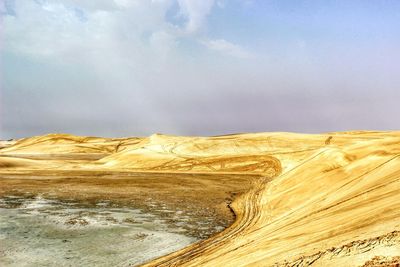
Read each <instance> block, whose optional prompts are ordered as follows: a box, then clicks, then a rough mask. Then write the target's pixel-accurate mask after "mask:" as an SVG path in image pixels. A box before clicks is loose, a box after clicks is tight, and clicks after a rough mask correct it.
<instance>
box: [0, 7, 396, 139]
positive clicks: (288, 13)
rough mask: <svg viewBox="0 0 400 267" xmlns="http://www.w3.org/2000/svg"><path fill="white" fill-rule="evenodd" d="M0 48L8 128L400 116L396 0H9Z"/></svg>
mask: <svg viewBox="0 0 400 267" xmlns="http://www.w3.org/2000/svg"><path fill="white" fill-rule="evenodd" d="M0 49H1V53H0V57H1V59H0V60H1V66H0V83H1V87H0V138H19V137H24V136H31V135H39V134H45V133H49V132H66V133H72V134H78V135H98V136H143V135H149V134H152V133H156V132H157V133H165V134H178V135H217V134H226V133H234V132H259V131H295V132H310V133H313V132H325V131H342V130H351V129H378V130H389V129H399V125H400V65H399V64H400V63H399V62H400V1H397V0H392V1H390V0H375V1H373V0H370V1H368V0H359V1H356V0H354V1H352V0H343V1H340V0H338V1H329V0H321V1H318V0H316V1H301V0H293V1H289V0H288V1H284V0H258V1H257V0H114V1H113V0H0Z"/></svg>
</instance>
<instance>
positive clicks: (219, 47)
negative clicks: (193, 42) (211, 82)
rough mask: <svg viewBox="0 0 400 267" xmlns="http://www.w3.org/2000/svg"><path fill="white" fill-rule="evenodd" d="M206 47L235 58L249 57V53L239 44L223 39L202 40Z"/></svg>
mask: <svg viewBox="0 0 400 267" xmlns="http://www.w3.org/2000/svg"><path fill="white" fill-rule="evenodd" d="M202 43H203V44H204V45H205V46H206V47H207V48H208V49H211V50H214V51H217V52H220V53H222V54H225V55H229V56H233V57H237V58H249V57H250V56H251V54H250V53H249V52H248V51H247V50H245V49H244V48H242V47H241V46H239V45H236V44H233V43H231V42H228V41H226V40H224V39H217V40H206V41H203V42H202Z"/></svg>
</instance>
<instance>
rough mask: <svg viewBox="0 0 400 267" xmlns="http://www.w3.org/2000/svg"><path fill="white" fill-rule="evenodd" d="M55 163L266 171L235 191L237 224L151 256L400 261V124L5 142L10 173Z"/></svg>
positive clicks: (162, 262)
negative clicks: (382, 128) (394, 127)
mask: <svg viewBox="0 0 400 267" xmlns="http://www.w3.org/2000/svg"><path fill="white" fill-rule="evenodd" d="M48 171H53V172H54V171H55V172H54V173H52V175H56V174H57V171H59V172H64V173H65V172H68V171H82V172H86V173H87V172H89V173H90V172H93V173H101V172H125V173H130V172H131V173H137V172H154V173H189V174H193V180H194V181H198V182H201V179H203V178H202V177H204V176H201V175H199V176H196V174H207V175H208V174H210V175H211V174H213V175H214V176H213V177H218V175H232V177H234V176H235V175H238V176H240V177H244V176H246V175H249V177H250V176H251V175H253V176H254V175H258V176H259V177H260V178H259V179H255V180H254V181H253V180H252V181H253V182H252V186H251V188H249V189H247V191H246V192H245V193H243V194H238V195H237V196H236V197H235V198H234V199H233V202H232V203H231V205H230V207H231V208H232V210H233V211H234V213H235V215H236V220H235V222H234V223H233V224H232V225H231V226H230V227H229V228H227V229H226V230H224V231H223V232H221V233H218V234H216V235H214V236H212V237H211V238H209V239H206V240H204V241H201V242H199V243H195V244H193V245H190V246H189V247H187V248H185V249H183V250H180V251H178V252H175V253H172V254H170V255H166V256H164V257H161V258H159V259H156V260H154V261H152V262H150V263H148V264H147V265H146V266H224V267H228V266H249V265H254V266H274V265H275V266H309V265H313V266H363V265H364V264H365V266H392V265H390V264H396V263H400V262H399V256H400V132H373V131H354V132H337V133H326V134H316V135H311V134H294V133H278V132H277V133H257V134H237V135H227V136H216V137H179V136H167V135H160V134H155V135H152V136H150V137H144V138H116V139H108V138H97V137H77V136H72V135H66V134H50V135H45V136H39V137H32V138H25V139H21V140H17V141H16V142H13V143H9V144H7V145H3V146H0V177H1V176H2V177H13V176H12V175H13V174H26V175H29V174H31V173H34V174H35V175H39V174H40V173H41V172H43V173H46V172H48ZM207 177H208V176H207ZM232 179H233V178H232ZM241 179H242V178H241ZM252 179H253V178H252ZM232 181H233V180H232ZM149 183H151V182H150V181H149ZM224 183H225V185H226V186H227V187H228V186H229V185H228V184H227V183H229V180H228V182H227V180H224ZM224 183H221V184H220V185H219V186H224ZM199 186H201V185H199ZM149 187H151V184H150V185H149ZM168 190H170V191H171V192H170V193H171V194H174V190H177V189H175V187H172V186H171V188H170V189H168ZM207 190H210V191H212V190H213V189H207ZM215 190H220V189H218V188H216V189H215ZM212 193H213V192H210V194H212ZM368 264H369V265H368ZM371 264H377V265H371ZM393 266H394V265H393Z"/></svg>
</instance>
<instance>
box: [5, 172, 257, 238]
mask: <svg viewBox="0 0 400 267" xmlns="http://www.w3.org/2000/svg"><path fill="white" fill-rule="evenodd" d="M257 179H260V176H259V175H250V176H249V175H243V176H240V175H229V174H225V175H223V174H179V173H176V174H167V173H120V172H108V173H105V172H90V171H85V172H83V171H68V172H65V171H29V172H25V173H23V174H6V173H2V174H1V173H0V184H1V187H0V197H3V196H8V195H26V196H29V195H30V196H35V195H41V196H43V197H50V198H57V199H61V200H76V201H80V202H87V203H96V202H98V201H104V200H108V201H112V202H114V203H118V204H120V205H127V206H133V207H136V208H140V209H142V210H144V211H148V212H153V213H159V214H160V216H163V217H168V213H167V214H166V213H164V212H162V209H168V210H171V211H180V212H182V214H190V218H191V220H199V218H205V217H207V218H210V220H211V221H212V223H211V224H212V225H209V231H207V230H204V229H191V230H190V231H191V234H192V235H193V236H196V237H199V238H205V237H209V236H210V235H211V234H213V233H215V230H214V229H215V227H217V229H220V230H221V229H224V228H226V227H227V226H229V225H230V224H232V223H233V221H234V218H235V217H234V214H233V212H232V210H231V209H230V208H229V206H228V205H229V204H230V203H231V202H232V200H233V199H234V198H235V197H236V196H238V195H240V194H243V193H244V192H246V191H247V190H249V188H251V187H252V184H253V183H254V182H255V181H256V180H257ZM171 219H172V218H171Z"/></svg>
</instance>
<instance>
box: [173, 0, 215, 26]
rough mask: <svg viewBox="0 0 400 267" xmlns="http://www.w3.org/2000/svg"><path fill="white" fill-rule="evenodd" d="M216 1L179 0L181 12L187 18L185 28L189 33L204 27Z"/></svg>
mask: <svg viewBox="0 0 400 267" xmlns="http://www.w3.org/2000/svg"><path fill="white" fill-rule="evenodd" d="M214 2H215V1H214V0H178V4H179V7H180V14H181V15H182V16H184V17H185V18H186V19H187V23H186V27H185V28H186V30H187V31H188V32H189V33H194V32H196V31H198V30H199V29H201V28H202V27H203V25H204V24H205V22H206V19H207V16H208V15H209V14H210V12H211V9H212V7H213V6H214Z"/></svg>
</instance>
